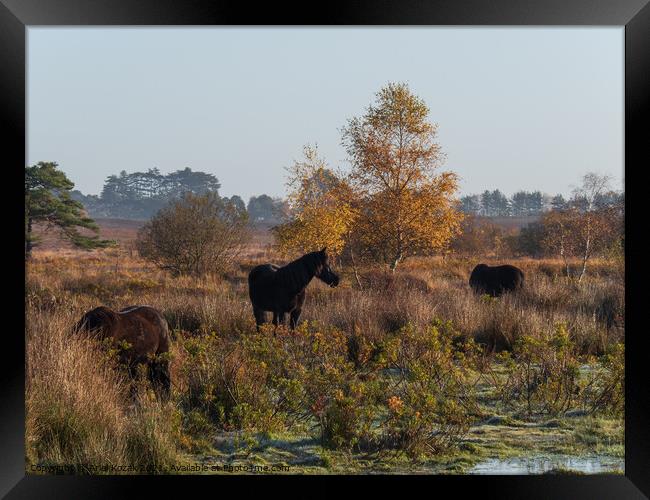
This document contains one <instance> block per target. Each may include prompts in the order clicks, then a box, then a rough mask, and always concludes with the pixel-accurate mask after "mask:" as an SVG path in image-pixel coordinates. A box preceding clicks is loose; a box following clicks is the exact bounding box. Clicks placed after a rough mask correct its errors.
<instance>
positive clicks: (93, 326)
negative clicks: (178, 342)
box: [75, 306, 171, 399]
mask: <svg viewBox="0 0 650 500" xmlns="http://www.w3.org/2000/svg"><path fill="white" fill-rule="evenodd" d="M75 330H76V331H86V332H92V333H94V334H96V335H98V338H99V339H101V340H103V339H106V338H112V339H113V341H114V343H116V344H117V343H120V342H123V341H125V342H128V344H129V345H128V347H127V348H125V349H123V350H122V351H121V352H120V355H119V356H120V362H122V363H124V364H125V365H126V366H127V367H128V370H129V374H130V375H131V377H134V376H135V374H136V369H137V367H138V365H140V364H146V365H147V367H148V370H149V380H150V381H151V384H152V385H153V386H154V388H155V389H156V390H158V389H162V396H163V397H164V398H165V399H166V398H168V397H169V392H170V386H171V379H170V376H169V360H168V359H166V357H164V356H163V359H160V357H159V355H161V354H165V353H167V352H169V328H168V326H167V321H166V320H165V318H164V317H163V315H162V314H161V313H160V311H158V310H157V309H154V308H153V307H149V306H131V307H127V308H125V309H122V310H120V311H119V312H118V311H114V310H113V309H110V308H108V307H104V306H100V307H96V308H95V309H93V310H92V311H88V312H87V313H86V314H84V315H83V317H82V318H81V319H80V320H79V322H78V323H77V324H76V326H75Z"/></svg>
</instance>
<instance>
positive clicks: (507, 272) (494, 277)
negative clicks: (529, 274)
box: [469, 264, 524, 297]
mask: <svg viewBox="0 0 650 500" xmlns="http://www.w3.org/2000/svg"><path fill="white" fill-rule="evenodd" d="M469 284H470V286H471V287H472V288H473V289H474V291H475V292H477V293H487V294H489V295H491V296H492V297H498V296H499V295H501V294H503V293H504V292H511V291H514V290H517V289H518V288H521V287H522V286H523V284H524V273H523V272H522V270H521V269H519V268H517V267H515V266H510V265H505V266H488V265H486V264H479V265H478V266H476V267H475V268H474V270H473V271H472V274H471V276H470V277H469Z"/></svg>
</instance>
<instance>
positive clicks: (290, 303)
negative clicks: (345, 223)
mask: <svg viewBox="0 0 650 500" xmlns="http://www.w3.org/2000/svg"><path fill="white" fill-rule="evenodd" d="M314 277H316V278H318V279H319V280H321V281H323V282H324V283H326V284H328V285H329V286H331V287H335V286H337V285H338V284H339V277H338V276H337V275H336V274H334V273H333V272H332V270H331V269H330V266H329V259H328V256H327V252H326V248H323V249H322V250H321V251H319V252H311V253H308V254H306V255H303V256H302V257H300V258H299V259H297V260H294V261H293V262H290V263H289V264H287V265H286V266H284V267H279V266H276V265H274V264H262V265H259V266H256V267H254V268H253V269H252V270H251V272H250V273H249V275H248V293H249V295H250V299H251V303H252V304H253V314H254V315H255V323H256V324H257V330H258V331H259V329H260V325H261V324H263V323H264V321H265V319H266V318H265V311H270V312H272V313H273V324H274V325H275V326H277V325H278V324H280V325H284V323H285V320H286V314H287V313H289V316H290V319H289V326H290V327H291V329H294V328H295V327H296V324H297V323H298V319H299V318H300V313H301V312H302V306H303V304H304V303H305V288H307V285H308V284H309V282H310V281H311V280H312V279H313V278H314Z"/></svg>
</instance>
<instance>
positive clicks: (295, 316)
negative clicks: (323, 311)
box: [289, 309, 302, 330]
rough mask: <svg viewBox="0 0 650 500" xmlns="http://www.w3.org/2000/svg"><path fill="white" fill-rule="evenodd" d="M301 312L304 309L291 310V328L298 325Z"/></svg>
mask: <svg viewBox="0 0 650 500" xmlns="http://www.w3.org/2000/svg"><path fill="white" fill-rule="evenodd" d="M300 313H302V309H294V310H293V311H291V316H290V318H289V328H291V329H292V330H294V329H295V328H296V325H297V324H298V320H299V319H300Z"/></svg>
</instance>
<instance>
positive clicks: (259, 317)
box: [253, 308, 266, 332]
mask: <svg viewBox="0 0 650 500" xmlns="http://www.w3.org/2000/svg"><path fill="white" fill-rule="evenodd" d="M253 315H254V316H255V325H256V327H257V331H258V332H259V331H260V326H262V325H263V324H264V320H265V319H266V318H265V317H264V311H262V310H261V309H257V308H253Z"/></svg>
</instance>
